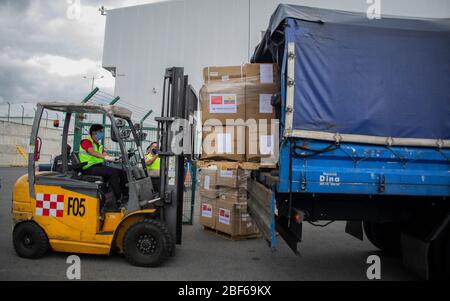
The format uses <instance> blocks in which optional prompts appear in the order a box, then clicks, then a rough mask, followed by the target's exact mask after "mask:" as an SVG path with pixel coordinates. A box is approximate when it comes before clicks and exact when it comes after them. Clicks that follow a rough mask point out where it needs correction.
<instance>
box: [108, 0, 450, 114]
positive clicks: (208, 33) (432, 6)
mask: <svg viewBox="0 0 450 301" xmlns="http://www.w3.org/2000/svg"><path fill="white" fill-rule="evenodd" d="M377 1H379V3H380V9H381V14H384V15H402V16H418V17H428V18H432V17H435V18H449V17H450V16H449V12H450V1H448V0H431V1H423V0H340V1H330V0H290V1H289V3H290V4H300V5H305V6H315V7H321V8H330V9H339V10H347V11H360V12H366V11H367V10H368V8H369V7H370V6H371V5H373V3H375V2H377ZM279 3H280V1H279V0H176V1H163V2H157V3H150V4H144V5H139V6H132V7H125V8H118V9H112V10H108V12H107V21H106V31H105V42H104V53H103V63H102V65H103V67H104V68H106V69H107V70H110V71H111V72H112V73H113V75H114V76H115V95H118V96H120V97H121V98H123V99H125V100H126V101H127V102H129V103H132V104H134V105H137V106H140V107H145V108H149V109H153V110H154V112H155V113H154V115H152V117H154V116H157V115H159V114H160V110H161V105H160V104H161V97H162V95H161V90H162V85H163V76H164V71H165V69H166V68H167V67H171V66H177V67H184V68H185V74H188V75H189V82H190V83H191V84H192V85H193V87H194V88H195V89H196V90H197V91H198V90H199V89H200V87H201V85H202V69H203V67H205V66H224V65H239V64H242V63H246V62H248V61H249V59H250V57H251V55H252V54H253V51H254V48H255V47H256V45H257V44H258V43H259V41H260V39H261V37H262V32H264V31H265V30H266V29H267V26H268V23H269V19H270V16H271V15H272V13H273V12H274V11H275V9H276V7H277V5H278V4H279ZM152 120H153V118H152Z"/></svg>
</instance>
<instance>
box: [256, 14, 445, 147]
mask: <svg viewBox="0 0 450 301" xmlns="http://www.w3.org/2000/svg"><path fill="white" fill-rule="evenodd" d="M280 28H281V31H282V32H283V34H282V35H284V36H283V39H284V41H285V42H286V44H287V43H291V42H293V43H295V92H294V117H293V129H294V130H310V131H320V132H329V133H340V134H359V135H369V136H383V137H398V138H418V139H443V140H447V139H450V22H449V20H448V19H440V20H429V19H403V18H402V19H401V18H395V17H389V18H388V17H383V18H382V19H380V20H369V19H368V18H367V16H366V15H365V14H358V13H348V12H340V11H331V10H323V9H315V8H309V7H302V6H293V5H280V6H279V7H278V9H277V10H276V12H275V13H274V15H273V16H272V18H271V22H270V25H269V30H268V34H266V37H268V38H269V39H270V37H271V36H272V37H273V36H275V35H278V36H279V35H280ZM278 39H279V37H278ZM267 43H269V42H267V41H266V45H260V46H259V48H260V49H259V51H258V49H257V51H256V52H255V55H254V57H253V61H258V55H260V57H263V55H262V53H263V52H264V50H267V49H269V48H270V47H268V46H267ZM262 44H264V42H263V43H262ZM277 45H282V46H280V47H284V43H281V44H277ZM261 48H262V49H263V50H261ZM273 49H274V47H273V45H272V48H271V52H272V56H273V57H274V61H276V59H275V56H276V55H279V51H280V49H277V51H273ZM266 52H267V51H266ZM266 56H267V53H266Z"/></svg>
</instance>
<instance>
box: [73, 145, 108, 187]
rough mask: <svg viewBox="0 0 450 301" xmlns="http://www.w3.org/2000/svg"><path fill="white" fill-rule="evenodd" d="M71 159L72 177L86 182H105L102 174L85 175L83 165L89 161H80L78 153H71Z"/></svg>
mask: <svg viewBox="0 0 450 301" xmlns="http://www.w3.org/2000/svg"><path fill="white" fill-rule="evenodd" d="M70 161H71V163H72V164H71V170H72V178H73V179H76V180H80V181H86V182H104V180H103V177H100V176H91V175H83V174H82V172H83V166H85V165H86V164H87V162H83V163H81V162H80V159H79V158H78V154H77V153H75V152H72V153H71V155H70Z"/></svg>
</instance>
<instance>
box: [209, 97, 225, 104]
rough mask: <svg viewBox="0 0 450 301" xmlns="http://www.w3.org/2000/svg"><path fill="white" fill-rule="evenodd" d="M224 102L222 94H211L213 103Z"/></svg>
mask: <svg viewBox="0 0 450 301" xmlns="http://www.w3.org/2000/svg"><path fill="white" fill-rule="evenodd" d="M222 103H223V97H222V96H211V104H213V105H220V104H222Z"/></svg>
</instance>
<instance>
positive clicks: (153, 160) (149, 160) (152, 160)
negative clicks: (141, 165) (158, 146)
mask: <svg viewBox="0 0 450 301" xmlns="http://www.w3.org/2000/svg"><path fill="white" fill-rule="evenodd" d="M156 159H158V155H155V156H153V157H151V158H150V159H146V160H145V164H147V165H152V164H153V162H155V160H156Z"/></svg>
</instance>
